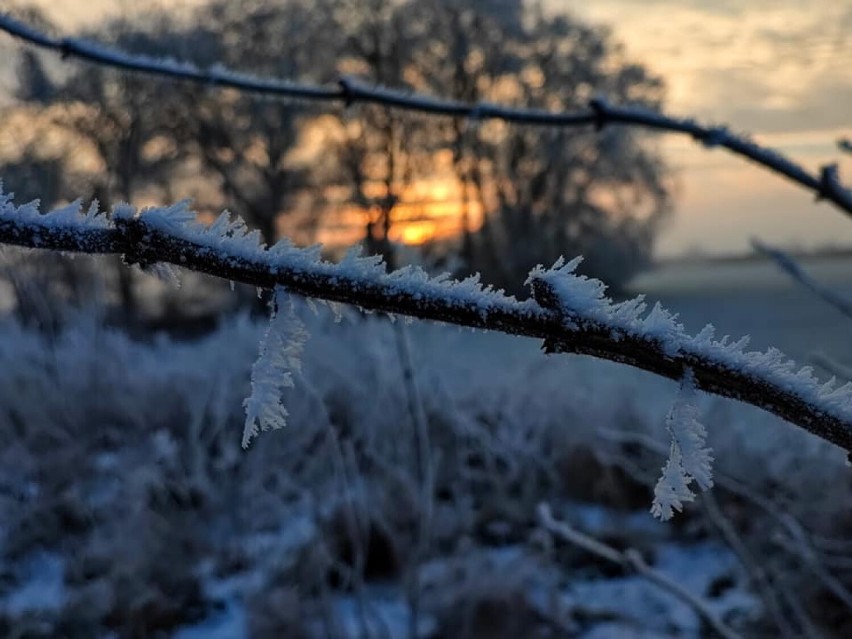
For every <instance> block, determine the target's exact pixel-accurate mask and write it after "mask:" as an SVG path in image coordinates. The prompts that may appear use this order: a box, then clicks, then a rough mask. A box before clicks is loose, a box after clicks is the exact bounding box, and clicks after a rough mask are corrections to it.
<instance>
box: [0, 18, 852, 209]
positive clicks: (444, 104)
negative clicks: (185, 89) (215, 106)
mask: <svg viewBox="0 0 852 639" xmlns="http://www.w3.org/2000/svg"><path fill="white" fill-rule="evenodd" d="M0 31H5V32H6V33H8V34H9V35H11V36H13V37H15V38H18V39H20V40H23V41H24V42H28V43H30V44H32V45H35V46H37V47H40V48H43V49H47V50H50V51H54V52H56V53H58V54H60V55H61V56H62V57H63V58H69V57H73V58H77V59H79V60H83V61H85V62H90V63H94V64H98V65H101V66H106V67H112V68H115V69H120V70H123V71H130V72H133V73H144V74H148V75H155V76H161V77H167V78H171V79H173V80H178V81H183V82H192V83H194V84H200V85H204V86H209V87H227V88H231V89H236V90H238V91H244V92H247V93H254V94H258V95H265V96H271V97H278V98H285V99H292V100H305V101H311V102H314V101H319V102H336V103H339V104H343V105H344V106H349V105H352V104H354V103H357V102H360V103H364V104H380V105H383V106H386V107H390V108H396V109H402V110H406V111H415V112H419V113H424V114H427V115H439V116H446V117H456V118H466V119H472V120H477V121H480V120H503V121H505V122H511V123H515V124H525V125H533V126H552V127H578V126H591V127H594V128H595V129H596V130H600V129H602V128H603V127H604V126H606V125H608V124H623V125H631V126H639V127H645V128H649V129H654V130H657V131H665V132H670V133H681V134H685V135H689V136H691V137H692V138H693V139H695V140H696V141H698V142H700V143H701V144H703V145H704V146H705V147H707V148H712V147H722V148H725V149H728V150H729V151H731V152H732V153H734V154H736V155H739V156H742V157H744V158H746V159H748V160H751V161H752V162H755V163H756V164H759V165H761V166H763V167H765V168H767V169H769V170H770V171H772V172H774V173H778V174H780V175H783V176H784V177H786V178H788V179H789V180H791V181H793V182H795V183H797V184H799V185H800V186H803V187H804V188H806V189H808V190H810V191H813V192H814V193H815V194H816V197H817V199H818V200H823V199H824V200H828V201H830V202H832V203H833V204H834V205H835V206H836V207H837V208H839V209H840V210H842V211H843V212H845V213H846V214H847V215H852V191H850V190H849V189H847V188H845V187H844V186H843V185H841V184H840V181H839V179H838V175H837V166H836V165H833V164H830V165H826V166H825V167H823V168H822V170H821V171H820V173H819V174H818V175H813V174H811V173H810V172H808V171H807V170H805V169H804V168H802V167H801V166H799V165H798V164H796V163H795V162H793V161H791V160H789V159H788V158H786V157H784V156H783V155H781V154H780V153H778V152H777V151H773V150H771V149H768V148H765V147H762V146H760V145H759V144H756V143H755V142H753V141H751V140H749V139H747V138H745V137H743V136H738V135H734V134H733V133H731V132H730V130H729V129H728V128H727V127H724V126H702V125H700V124H698V123H697V122H695V121H694V120H692V119H684V118H672V117H669V116H665V115H662V114H660V113H656V112H654V111H651V110H649V109H644V108H639V107H619V106H614V105H611V104H609V103H608V102H606V101H605V100H603V99H594V100H591V101H590V103H589V108H588V109H587V110H586V111H580V112H574V113H571V112H561V113H560V112H551V111H544V110H540V109H516V108H512V107H507V106H501V105H496V104H490V103H476V104H471V103H465V102H459V101H456V100H447V99H442V98H436V97H432V96H428V95H420V94H414V93H406V92H404V91H399V90H394V89H388V88H383V87H367V86H364V85H362V84H361V83H359V82H357V81H356V80H354V79H352V78H346V77H344V78H341V79H340V80H339V82H338V86H337V87H329V86H318V85H311V84H304V83H297V82H292V81H288V80H277V79H269V78H260V77H257V76H253V75H249V74H245V73H237V72H235V71H230V70H228V69H224V68H221V67H216V68H214V69H206V70H205V69H201V68H199V67H198V66H196V65H194V64H192V63H189V62H184V61H178V60H174V59H171V58H155V57H151V56H146V55H132V54H129V53H126V52H124V51H121V50H118V49H115V48H110V47H106V46H104V45H101V44H95V43H92V42H87V41H85V40H80V39H77V38H54V37H51V36H49V35H47V34H45V33H43V32H41V31H38V30H37V29H35V28H33V27H31V26H30V25H27V24H25V23H23V22H20V21H18V20H15V19H14V18H12V17H11V16H9V15H8V14H0ZM841 148H842V146H841Z"/></svg>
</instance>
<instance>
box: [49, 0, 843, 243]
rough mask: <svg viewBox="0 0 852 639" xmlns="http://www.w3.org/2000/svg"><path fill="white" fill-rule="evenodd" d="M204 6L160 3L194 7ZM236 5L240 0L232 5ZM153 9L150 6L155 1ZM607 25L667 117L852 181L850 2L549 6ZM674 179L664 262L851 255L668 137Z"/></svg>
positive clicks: (790, 200)
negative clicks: (817, 249) (749, 141)
mask: <svg viewBox="0 0 852 639" xmlns="http://www.w3.org/2000/svg"><path fill="white" fill-rule="evenodd" d="M141 1H142V0H137V2H132V1H131V0H87V1H86V2H81V1H80V0H33V4H36V5H40V6H42V7H43V8H45V9H46V10H47V12H48V14H49V15H50V16H51V17H52V18H54V19H55V20H56V21H57V22H59V23H60V24H63V25H65V26H67V27H69V28H71V27H79V26H84V25H89V26H94V25H95V24H96V22H97V21H98V20H99V19H101V18H102V17H103V16H104V15H105V14H107V13H109V12H111V11H117V10H121V9H122V8H127V7H131V6H138V4H139V2H141ZM199 1H200V0H160V4H165V5H167V6H170V7H187V6H190V5H192V4H195V3H197V2H199ZM235 1H237V0H235ZM151 4H154V2H152V3H151ZM549 4H550V5H551V6H553V7H556V8H567V9H568V10H571V11H573V12H574V13H575V14H577V15H578V16H580V17H582V18H585V19H587V20H590V21H593V22H596V23H600V24H606V25H609V26H610V27H611V28H612V30H613V32H614V34H615V36H616V38H617V39H618V40H620V41H621V42H623V43H624V45H625V47H626V51H627V52H628V54H629V55H630V56H631V57H632V58H634V59H636V60H637V61H640V62H643V63H645V64H647V65H648V66H649V67H651V68H652V69H653V70H654V71H655V72H657V73H659V74H660V75H662V76H663V77H664V78H665V79H666V82H667V85H668V90H669V93H668V103H667V110H668V111H669V112H670V113H672V114H676V115H689V116H694V117H696V118H698V119H699V120H701V121H705V122H712V123H726V124H729V125H730V126H731V127H732V128H733V129H734V130H736V131H743V132H749V133H751V134H753V135H754V137H755V138H756V139H757V140H758V141H759V142H761V143H764V144H767V145H770V146H772V147H775V148H777V149H778V150H780V151H782V152H783V153H785V154H787V155H789V156H791V157H792V158H794V159H795V160H797V161H799V162H801V163H802V164H804V165H805V166H807V167H808V168H811V169H813V170H816V169H817V168H818V167H819V166H820V165H821V164H822V163H825V162H829V161H838V160H839V161H840V164H841V173H842V175H843V176H845V178H846V181H847V182H848V183H852V155H848V154H847V155H846V157H845V158H844V157H842V155H841V154H840V152H839V151H837V149H836V146H835V141H836V140H837V138H839V137H840V136H848V137H852V106H850V105H852V64H850V63H852V37H850V36H849V34H850V33H852V3H849V2H842V1H838V0H810V2H808V3H805V2H802V1H801V0H749V1H748V2H743V1H740V0H714V2H705V1H702V0H679V1H677V0H596V1H595V2H585V1H583V2H579V1H568V0H561V1H560V0H550V2H549ZM662 144H663V145H664V149H665V152H666V154H667V157H668V158H669V160H670V163H671V164H672V166H674V167H675V169H676V174H677V182H678V199H677V213H676V216H675V218H674V219H673V220H672V221H671V223H670V224H669V226H668V228H667V229H666V231H665V232H664V234H663V236H662V237H661V239H660V243H659V253H660V254H661V255H675V254H682V253H684V252H688V251H692V250H694V249H698V250H701V251H704V252H711V253H720V252H733V251H742V250H745V249H746V247H747V245H748V241H749V238H750V237H759V238H761V239H763V240H766V241H770V242H776V243H780V244H784V245H799V246H813V245H819V244H827V243H831V244H836V245H845V246H852V220H849V219H848V218H846V217H844V216H843V215H842V214H841V213H840V212H838V211H837V210H835V209H833V208H832V207H830V206H829V205H827V204H814V202H813V196H811V195H809V194H807V193H806V192H804V191H801V190H800V189H798V188H797V187H795V186H792V185H788V184H786V183H785V182H783V181H781V180H780V179H779V178H777V177H775V176H774V175H770V174H768V173H766V172H765V171H764V170H762V169H758V168H757V167H753V166H751V165H749V164H747V163H746V162H745V161H743V160H741V159H739V158H736V157H733V156H731V155H729V154H727V153H725V152H723V151H720V150H716V151H707V150H704V149H701V148H699V147H697V146H696V145H695V144H693V143H692V142H690V141H689V140H686V139H681V138H676V137H673V136H668V137H665V138H664V139H663V142H662Z"/></svg>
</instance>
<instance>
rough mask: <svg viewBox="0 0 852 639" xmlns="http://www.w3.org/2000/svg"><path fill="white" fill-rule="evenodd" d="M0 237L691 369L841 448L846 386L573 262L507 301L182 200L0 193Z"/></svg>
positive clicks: (551, 346) (669, 373)
mask: <svg viewBox="0 0 852 639" xmlns="http://www.w3.org/2000/svg"><path fill="white" fill-rule="evenodd" d="M0 242H2V243H6V244H14V245H18V246H25V247H30V248H44V249H52V250H57V251H71V252H83V253H115V254H120V255H122V256H123V258H124V260H125V261H126V262H128V263H138V264H140V265H142V266H150V265H152V264H155V263H158V262H165V263H169V264H174V265H177V266H182V267H184V268H187V269H191V270H194V271H198V272H201V273H208V274H210V275H214V276H217V277H220V278H223V279H225V280H232V281H235V282H242V283H245V284H249V285H252V286H256V287H260V288H264V289H274V288H276V287H278V286H283V287H284V288H286V289H287V290H288V291H289V292H291V293H295V294H298V295H302V296H305V297H309V298H316V299H322V300H327V301H330V302H339V303H344V304H351V305H354V306H358V307H361V308H364V309H368V310H372V311H380V312H385V313H391V314H394V315H405V316H409V317H415V318H420V319H428V320H437V321H442V322H447V323H450V324H456V325H459V326H467V327H472V328H483V329H488V330H493V331H499V332H503V333H508V334H513V335H526V336H529V337H534V338H538V339H542V340H543V341H544V349H545V351H546V352H549V353H577V354H581V355H590V356H593V357H597V358H600V359H606V360H611V361H614V362H619V363H621V364H626V365H629V366H634V367H636V368H640V369H643V370H646V371H650V372H652V373H655V374H657V375H661V376H663V377H668V378H670V379H674V380H680V379H682V378H683V376H684V372H685V371H686V370H687V369H689V370H692V372H693V375H694V379H695V386H696V388H698V389H700V390H704V391H707V392H710V393H715V394H717V395H721V396H723V397H730V398H733V399H737V400H741V401H744V402H747V403H749V404H752V405H754V406H757V407H760V408H762V409H764V410H767V411H769V412H771V413H774V414H775V415H778V416H779V417H781V418H782V419H785V420H787V421H788V422H790V423H792V424H795V425H797V426H800V427H802V428H804V429H806V430H808V431H809V432H811V433H813V434H815V435H817V436H818V437H820V438H822V439H824V440H826V441H828V442H831V443H832V444H835V445H837V446H840V447H841V448H843V449H845V450H846V451H852V384H847V385H846V386H842V387H840V388H835V386H836V385H835V383H834V381H831V382H828V383H827V384H821V383H820V382H819V381H818V380H817V379H816V378H815V377H814V376H813V374H812V369H811V368H809V367H805V368H802V369H798V368H797V367H796V365H795V364H794V363H793V362H792V361H790V360H788V359H786V358H785V357H784V356H783V354H782V353H781V352H779V351H778V350H775V349H770V350H768V351H766V352H748V351H746V346H747V343H748V340H747V339H746V338H744V339H742V340H739V341H737V342H732V343H731V342H729V341H728V338H727V336H726V337H724V338H723V339H722V340H715V339H714V337H713V327H712V326H707V327H705V329H704V330H702V331H701V332H700V333H699V334H698V335H696V336H690V335H688V334H687V333H686V332H685V331H684V329H683V327H682V326H681V325H680V324H679V323H677V321H676V318H675V317H674V316H672V315H671V314H670V313H668V312H667V311H666V310H665V309H663V308H662V307H661V306H659V305H655V306H654V307H653V309H652V310H651V311H650V312H648V313H646V310H647V309H646V305H645V302H644V300H643V298H642V297H641V296H640V297H638V298H636V299H633V300H629V301H626V302H621V303H613V302H612V300H610V299H609V298H607V297H605V295H604V293H605V289H606V287H605V286H604V285H603V284H602V283H601V282H599V281H598V280H594V279H589V278H586V277H583V276H578V275H576V274H575V273H574V269H575V268H576V266H577V264H578V263H579V258H578V259H575V260H572V261H571V262H568V263H567V264H566V263H564V262H562V261H560V262H558V263H557V264H555V265H554V267H553V268H550V269H544V268H542V267H538V268H536V269H535V270H533V271H532V272H531V273H530V276H529V279H528V280H527V282H528V284H529V285H530V286H531V287H532V292H533V299H530V300H525V301H518V300H516V299H515V298H513V297H509V296H506V295H505V294H504V293H503V292H502V291H495V290H493V289H492V288H491V287H489V286H483V285H482V284H481V283H480V282H479V278H478V276H475V277H470V278H468V279H465V280H462V281H455V280H451V279H449V277H448V276H446V275H444V276H439V277H434V278H433V277H430V276H429V275H428V274H427V273H426V272H424V271H423V270H422V269H420V268H418V267H412V266H409V267H405V268H402V269H399V270H397V271H393V272H390V273H388V272H387V271H386V267H385V265H384V264H383V263H382V261H381V258H378V257H360V256H359V255H358V254H357V253H355V252H350V253H349V254H348V255H347V256H346V257H345V258H344V259H343V260H342V261H341V262H340V263H332V262H328V261H325V260H323V259H322V258H321V257H320V247H318V246H313V247H309V248H297V247H294V246H293V245H292V244H291V243H290V242H289V241H288V240H282V241H281V242H279V243H277V244H275V245H274V246H272V247H269V248H266V247H264V246H262V245H261V244H260V243H259V236H258V234H257V232H249V231H248V229H247V228H246V226H245V223H244V222H242V220H240V219H239V218H236V219H232V218H230V217H229V216H228V214H226V213H223V214H222V216H220V218H219V219H218V220H217V221H216V222H214V223H213V224H212V225H210V226H204V225H202V224H200V223H198V222H196V221H195V216H194V214H193V213H192V211H191V210H190V209H189V205H188V203H186V202H182V203H179V204H176V205H173V206H168V207H154V208H149V209H145V210H143V211H141V212H139V211H136V210H135V209H133V208H132V207H130V206H127V205H122V206H119V207H116V208H115V209H114V210H113V212H112V215H111V216H110V217H108V216H106V215H105V214H103V213H100V212H97V211H96V210H94V209H90V210H89V211H88V212H85V213H84V212H83V211H82V209H81V208H80V207H79V205H75V206H73V207H71V208H69V207H65V208H62V209H60V210H58V211H56V212H53V213H48V214H41V213H40V212H39V211H38V209H37V207H36V206H35V205H33V204H26V205H23V206H16V205H15V204H14V203H13V202H12V200H11V197H10V196H8V195H4V194H3V193H2V191H0Z"/></svg>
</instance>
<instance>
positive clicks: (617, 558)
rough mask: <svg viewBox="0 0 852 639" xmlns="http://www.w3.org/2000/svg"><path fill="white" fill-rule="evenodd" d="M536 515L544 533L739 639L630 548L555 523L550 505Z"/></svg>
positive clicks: (731, 638) (721, 633) (727, 638)
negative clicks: (638, 577)
mask: <svg viewBox="0 0 852 639" xmlns="http://www.w3.org/2000/svg"><path fill="white" fill-rule="evenodd" d="M536 514H537V516H538V517H537V518H538V522H539V524H540V525H541V526H542V527H543V528H544V529H545V530H547V531H548V532H550V533H551V534H553V535H555V536H556V537H558V538H559V539H561V540H562V541H565V542H567V543H569V544H572V545H574V546H577V547H578V548H582V549H583V550H585V551H586V552H590V553H592V554H594V555H596V556H598V557H600V558H601V559H604V560H606V561H609V562H610V563H613V564H616V565H618V566H622V567H623V568H625V569H627V570H630V571H632V572H635V573H636V574H638V575H641V576H642V577H644V578H645V579H647V580H648V581H650V582H651V583H653V584H654V585H655V586H658V587H659V588H662V589H663V590H665V591H666V592H668V593H669V594H672V595H674V596H675V597H677V598H678V599H680V600H681V601H683V602H684V603H686V604H687V605H688V606H690V607H691V608H693V609H694V610H695V611H696V612H697V613H698V614H699V615H700V616H701V618H702V619H704V621H706V622H707V623H708V624H709V625H710V627H711V628H713V630H714V631H715V632H716V633H717V634H718V635H719V636H720V637H724V638H725V639H734V638H736V637H739V636H740V635H738V634H737V633H736V632H734V631H733V630H732V629H731V628H729V627H728V626H727V625H725V623H724V622H723V621H722V620H721V619H719V617H718V616H717V615H716V613H715V612H713V611H712V610H711V609H710V608H709V607H708V606H707V604H706V603H705V602H704V601H702V600H701V599H700V598H699V597H696V596H695V595H694V594H692V593H691V592H689V591H688V590H687V589H686V588H684V587H683V586H681V585H680V584H679V583H677V582H676V581H674V580H672V579H671V578H670V577H668V576H667V575H665V574H663V573H661V572H659V571H658V570H654V569H653V568H652V567H651V566H649V565H648V564H647V563H646V562H645V560H644V559H643V558H642V555H640V554H639V552H638V551H636V550H634V549H632V548H628V549H627V550H624V551H620V550H617V549H615V548H613V547H612V546H608V545H607V544H605V543H603V542H602V541H599V540H597V539H594V538H593V537H589V536H588V535H586V534H584V533H582V532H580V531H579V530H576V529H575V528H573V527H571V526H570V525H569V524H567V523H566V522H564V521H558V520H556V519H555V518H554V517H553V513H552V512H551V510H550V506H548V505H547V504H539V507H538V509H537V513H536Z"/></svg>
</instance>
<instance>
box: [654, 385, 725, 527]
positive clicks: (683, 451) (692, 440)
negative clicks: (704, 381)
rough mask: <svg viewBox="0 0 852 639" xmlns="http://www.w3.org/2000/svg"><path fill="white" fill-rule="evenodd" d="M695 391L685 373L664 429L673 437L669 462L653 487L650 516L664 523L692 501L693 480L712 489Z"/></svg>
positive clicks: (710, 462)
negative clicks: (691, 485)
mask: <svg viewBox="0 0 852 639" xmlns="http://www.w3.org/2000/svg"><path fill="white" fill-rule="evenodd" d="M696 395H697V391H696V389H695V377H694V376H693V374H692V371H687V372H686V374H685V375H684V376H683V380H682V381H681V385H680V390H679V391H678V394H677V397H676V398H675V401H674V404H673V405H672V408H671V410H670V411H669V414H668V415H667V416H666V429H667V430H668V431H669V434H670V435H671V438H672V443H671V449H670V453H669V459H668V461H667V462H666V465H665V466H663V473H662V475H661V476H660V479H659V481H658V482H657V485H656V486H655V487H654V502H653V504H652V506H651V513H652V514H653V515H654V517H657V518H659V519H662V520H663V521H666V520H668V519H671V518H672V516H673V515H674V511H678V512H679V511H681V510H682V509H683V504H684V503H686V502H690V501H692V500H693V499H695V493H693V492H692V490H691V489H690V487H689V486H690V484H691V483H692V482H693V481H694V482H695V483H696V484H698V486H699V487H700V488H701V489H702V490H707V489H709V488H712V486H713V468H712V465H713V455H712V451H711V450H710V449H709V448H707V446H706V445H705V444H706V440H707V431H706V429H705V428H704V425H703V424H702V423H701V422H700V421H698V412H699V411H698V406H696V404H695V399H696Z"/></svg>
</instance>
